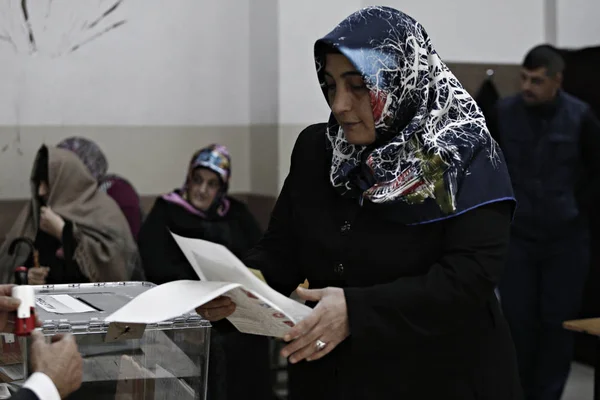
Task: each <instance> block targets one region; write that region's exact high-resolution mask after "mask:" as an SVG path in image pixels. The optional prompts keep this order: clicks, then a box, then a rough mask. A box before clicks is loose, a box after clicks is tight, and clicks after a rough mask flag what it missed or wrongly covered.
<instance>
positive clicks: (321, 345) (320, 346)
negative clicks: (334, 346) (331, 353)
mask: <svg viewBox="0 0 600 400" xmlns="http://www.w3.org/2000/svg"><path fill="white" fill-rule="evenodd" d="M326 346H327V343H325V342H324V341H322V340H321V339H319V340H317V341H316V342H315V347H316V348H317V351H321V350H323V349H324V348H325V347H326Z"/></svg>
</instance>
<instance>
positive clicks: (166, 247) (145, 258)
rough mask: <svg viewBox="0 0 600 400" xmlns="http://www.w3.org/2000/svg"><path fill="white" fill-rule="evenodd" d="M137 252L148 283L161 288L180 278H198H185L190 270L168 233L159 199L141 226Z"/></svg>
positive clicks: (164, 207) (162, 206)
mask: <svg viewBox="0 0 600 400" xmlns="http://www.w3.org/2000/svg"><path fill="white" fill-rule="evenodd" d="M138 249H139V252H140V257H141V259H142V267H143V269H144V273H145V274H146V279H147V280H148V281H149V282H152V283H155V284H157V285H161V284H163V283H166V282H172V281H176V280H180V279H192V280H197V279H198V276H194V275H191V276H187V275H186V273H187V272H188V271H192V272H193V269H192V267H191V266H190V265H189V263H188V261H187V259H186V258H185V255H184V254H183V252H182V251H181V249H180V248H179V246H178V245H177V243H176V242H175V239H173V237H172V236H171V233H170V232H169V222H168V216H167V209H166V205H165V204H164V203H163V202H162V201H161V199H158V200H157V201H156V203H154V207H152V211H150V214H148V216H147V217H146V219H145V220H144V223H143V224H142V227H141V229H140V233H139V237H138Z"/></svg>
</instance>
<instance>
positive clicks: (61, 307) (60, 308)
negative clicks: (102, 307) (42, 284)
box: [35, 294, 96, 314]
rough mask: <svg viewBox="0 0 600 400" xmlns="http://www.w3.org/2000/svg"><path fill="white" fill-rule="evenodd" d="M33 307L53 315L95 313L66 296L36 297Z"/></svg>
mask: <svg viewBox="0 0 600 400" xmlns="http://www.w3.org/2000/svg"><path fill="white" fill-rule="evenodd" d="M35 305H36V306H38V307H41V308H43V309H44V310H46V311H47V312H51V313H54V314H81V313H86V312H94V311H96V310H95V309H93V308H92V307H90V306H88V305H87V304H85V303H83V302H82V301H81V300H79V299H76V298H75V297H73V296H70V295H68V294H51V295H42V296H39V295H38V296H36V298H35Z"/></svg>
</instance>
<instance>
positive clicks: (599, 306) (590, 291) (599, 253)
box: [557, 46, 600, 365]
mask: <svg viewBox="0 0 600 400" xmlns="http://www.w3.org/2000/svg"><path fill="white" fill-rule="evenodd" d="M557 50H558V51H559V52H560V53H561V54H562V56H563V57H564V58H565V62H566V69H565V76H564V84H563V88H564V90H565V91H566V92H568V93H571V94H572V95H574V96H576V97H578V98H580V99H581V100H583V101H585V102H587V103H588V104H590V105H591V106H592V108H593V109H594V111H595V113H596V116H600V74H599V73H598V66H599V65H600V46H598V47H590V48H585V49H581V50H570V49H557ZM598 156H599V157H600V154H599V155H598ZM598 208H600V207H596V208H595V210H594V212H593V216H592V243H591V246H592V254H591V265H590V272H589V275H588V279H587V283H586V288H585V292H584V297H583V304H582V308H581V315H580V317H581V318H597V317H600V212H598ZM597 341H598V339H597V338H595V337H592V336H589V335H584V334H578V335H577V339H576V345H575V359H576V360H577V361H579V362H582V363H586V364H589V365H594V357H595V355H596V346H597Z"/></svg>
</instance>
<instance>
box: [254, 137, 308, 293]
mask: <svg viewBox="0 0 600 400" xmlns="http://www.w3.org/2000/svg"><path fill="white" fill-rule="evenodd" d="M313 127H314V126H313ZM313 127H309V128H307V129H305V130H304V131H303V132H302V133H301V134H300V136H299V137H298V139H297V140H296V144H295V146H294V150H293V151H292V160H291V166H290V172H289V174H288V176H287V178H286V179H285V182H284V183H283V188H282V189H281V193H280V194H279V197H278V198H277V202H276V203H275V207H274V209H273V213H272V214H271V219H270V221H269V226H268V228H267V232H266V233H265V234H264V236H263V237H262V239H261V240H260V242H259V243H258V245H256V247H254V248H253V249H252V250H251V251H250V252H249V254H248V255H247V256H246V258H245V259H244V262H245V263H246V265H247V266H248V267H250V268H254V269H258V270H260V271H261V272H262V274H263V275H264V277H265V280H266V281H267V283H268V284H269V286H271V287H272V288H273V289H275V290H277V291H278V292H280V293H282V294H285V295H290V294H291V293H292V292H293V291H294V290H295V289H296V288H297V287H298V285H299V284H301V283H302V282H304V276H303V275H302V271H301V270H300V266H299V265H298V263H297V262H296V260H297V257H296V253H297V250H296V243H297V238H296V237H295V234H294V230H293V219H292V199H291V190H292V187H293V185H294V179H295V178H294V176H295V175H296V172H295V171H296V168H298V167H301V166H299V165H297V160H298V159H299V157H301V154H300V153H302V152H303V151H305V150H303V149H302V148H303V147H305V146H303V143H305V142H306V140H305V139H306V138H307V137H308V136H309V135H311V134H314V133H315V132H314V130H315V129H314V128H313Z"/></svg>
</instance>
